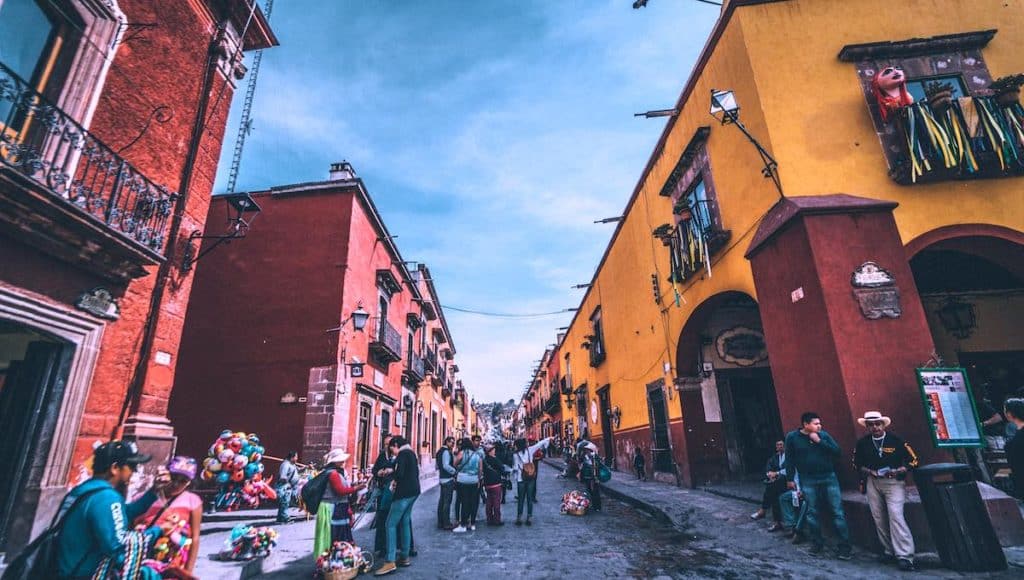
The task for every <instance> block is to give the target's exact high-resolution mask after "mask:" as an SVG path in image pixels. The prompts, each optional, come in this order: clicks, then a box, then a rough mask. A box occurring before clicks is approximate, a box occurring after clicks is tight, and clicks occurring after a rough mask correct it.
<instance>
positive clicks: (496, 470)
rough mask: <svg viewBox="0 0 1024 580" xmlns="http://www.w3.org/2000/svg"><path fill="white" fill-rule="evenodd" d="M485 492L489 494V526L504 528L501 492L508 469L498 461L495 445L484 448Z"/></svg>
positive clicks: (487, 507) (487, 510)
mask: <svg viewBox="0 0 1024 580" xmlns="http://www.w3.org/2000/svg"><path fill="white" fill-rule="evenodd" d="M484 452H485V453H486V455H485V456H484V464H483V469H484V491H485V492H486V494H487V506H486V510H485V511H486V514H487V525H489V526H503V525H505V522H503V521H501V492H502V489H503V487H504V484H503V479H504V478H503V476H504V473H505V470H506V469H507V467H506V466H505V464H504V463H502V462H501V460H500V459H498V450H497V448H496V447H495V446H494V445H488V446H486V447H485V448H484Z"/></svg>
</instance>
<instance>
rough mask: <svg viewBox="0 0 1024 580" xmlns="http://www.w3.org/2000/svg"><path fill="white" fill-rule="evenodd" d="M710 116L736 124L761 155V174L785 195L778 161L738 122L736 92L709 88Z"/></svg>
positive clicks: (724, 122) (781, 194) (726, 123)
mask: <svg viewBox="0 0 1024 580" xmlns="http://www.w3.org/2000/svg"><path fill="white" fill-rule="evenodd" d="M711 116H712V117H714V118H715V119H716V120H717V121H719V122H720V123H721V124H723V125H736V128H737V129H739V130H740V131H741V132H742V133H743V134H744V135H745V136H746V137H747V139H748V140H749V141H750V142H751V143H753V144H754V148H755V149H757V154H758V155H760V156H761V162H762V163H764V167H763V168H762V169H761V174H762V175H764V176H765V177H767V178H768V179H771V180H772V183H773V184H775V189H777V190H778V192H779V197H786V194H785V193H783V192H782V182H781V181H780V180H779V172H778V170H779V163H778V162H777V161H775V158H774V157H772V155H771V153H768V150H767V149H765V148H764V147H762V146H761V143H759V142H758V140H757V139H755V138H754V136H753V135H751V134H750V131H747V128H746V127H745V126H743V123H741V122H740V105H739V103H738V102H737V101H736V94H735V93H733V92H732V91H719V90H717V89H711Z"/></svg>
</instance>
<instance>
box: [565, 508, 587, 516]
mask: <svg viewBox="0 0 1024 580" xmlns="http://www.w3.org/2000/svg"><path fill="white" fill-rule="evenodd" d="M565 513H567V514H569V515H571V516H585V515H587V508H576V509H569V510H565Z"/></svg>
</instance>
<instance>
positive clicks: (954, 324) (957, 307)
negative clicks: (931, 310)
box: [935, 298, 978, 340]
mask: <svg viewBox="0 0 1024 580" xmlns="http://www.w3.org/2000/svg"><path fill="white" fill-rule="evenodd" d="M935 314H937V315H938V317H939V322H941V323H942V327H943V328H945V329H946V331H947V332H949V333H950V334H952V335H953V336H955V337H957V338H959V339H961V340H963V339H965V338H970V336H971V333H973V332H974V329H975V328H976V327H977V326H978V317H977V315H976V314H975V311H974V305H973V304H971V303H969V302H964V301H962V300H960V299H958V298H950V299H948V300H946V302H945V303H943V305H942V306H941V307H940V308H939V309H938V310H936V311H935Z"/></svg>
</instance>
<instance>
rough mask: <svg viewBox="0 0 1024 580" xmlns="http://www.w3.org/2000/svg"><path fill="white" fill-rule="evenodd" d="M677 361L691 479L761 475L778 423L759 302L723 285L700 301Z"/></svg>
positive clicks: (778, 431) (779, 431)
mask: <svg viewBox="0 0 1024 580" xmlns="http://www.w3.org/2000/svg"><path fill="white" fill-rule="evenodd" d="M676 368H677V369H678V373H679V376H680V377H681V378H680V379H679V380H678V381H677V385H676V387H677V388H678V389H679V391H680V397H679V400H680V405H681V407H682V412H683V423H684V425H685V429H686V434H685V440H686V455H687V460H688V464H689V465H688V466H689V474H690V479H691V481H692V483H693V484H694V485H697V484H705V483H711V482H716V481H722V480H726V479H734V480H735V479H745V478H748V477H751V478H755V479H758V478H760V477H763V474H762V473H761V470H762V467H763V465H764V462H765V460H766V459H767V458H768V456H769V455H770V454H771V451H772V449H773V447H774V442H775V441H776V440H777V439H778V438H779V437H780V436H781V435H782V427H781V424H780V420H779V412H778V402H777V397H776V394H775V388H774V384H773V382H772V377H771V369H770V367H769V365H768V359H767V347H766V345H765V341H764V334H763V331H762V328H761V317H760V312H759V309H758V304H757V302H756V301H755V300H754V299H753V298H752V297H750V296H749V295H747V294H745V293H743V292H735V291H729V292H723V293H721V294H717V295H715V296H713V297H711V298H709V299H708V300H706V301H704V302H703V303H701V304H700V305H699V306H698V307H697V308H696V309H695V310H694V312H693V314H692V315H691V316H690V318H689V319H688V320H687V323H686V325H684V327H683V330H682V331H681V333H680V337H679V342H678V346H677V349H676Z"/></svg>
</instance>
